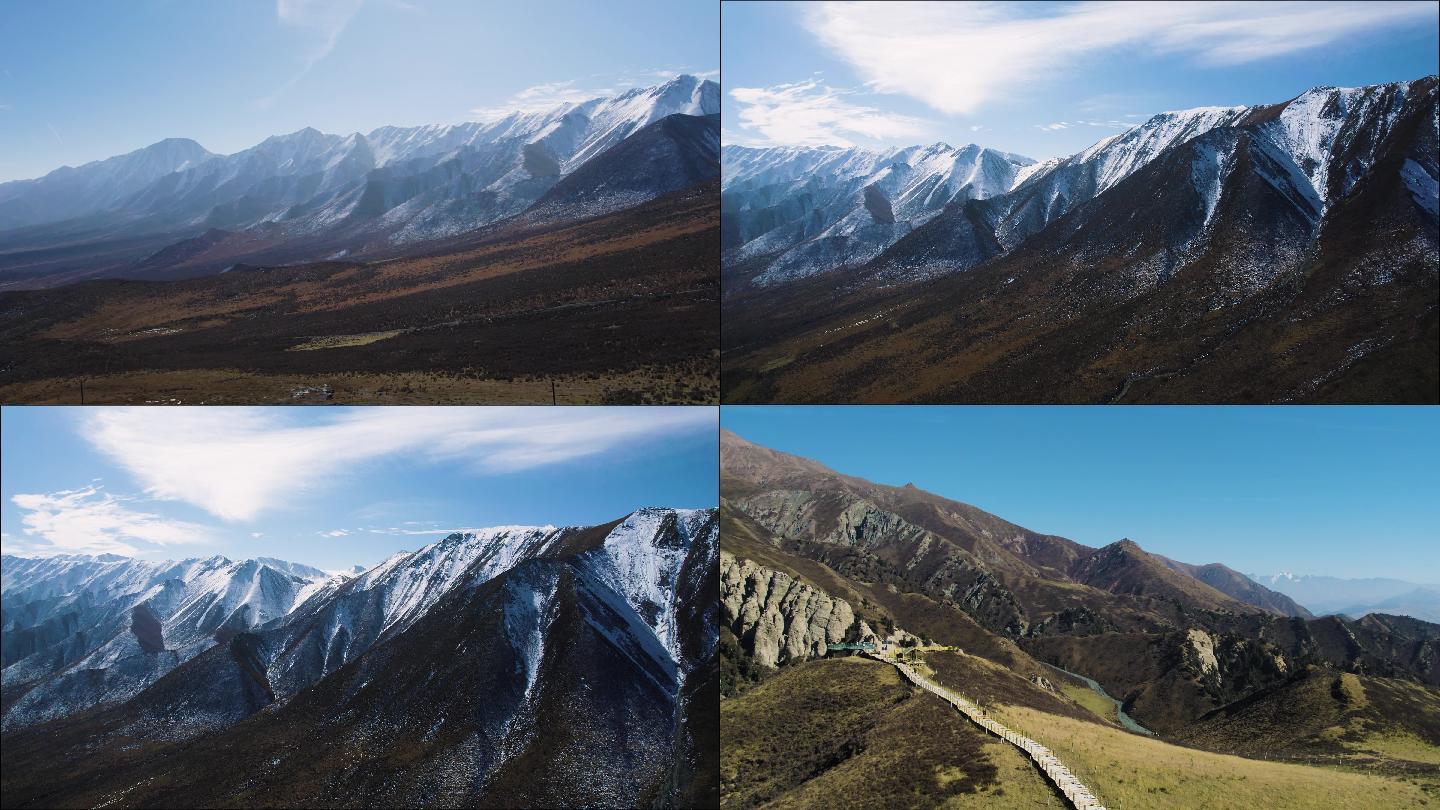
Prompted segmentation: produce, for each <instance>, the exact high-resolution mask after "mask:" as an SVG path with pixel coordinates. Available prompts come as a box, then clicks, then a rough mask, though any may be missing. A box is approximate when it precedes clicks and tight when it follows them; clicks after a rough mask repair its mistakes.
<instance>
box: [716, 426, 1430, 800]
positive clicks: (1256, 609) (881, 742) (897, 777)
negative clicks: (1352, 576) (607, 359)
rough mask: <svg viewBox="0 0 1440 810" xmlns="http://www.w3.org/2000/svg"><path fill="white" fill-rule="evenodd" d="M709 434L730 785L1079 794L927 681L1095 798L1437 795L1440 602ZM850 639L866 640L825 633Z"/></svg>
mask: <svg viewBox="0 0 1440 810" xmlns="http://www.w3.org/2000/svg"><path fill="white" fill-rule="evenodd" d="M721 456H722V466H721V469H722V479H721V480H722V501H721V513H720V519H721V527H722V528H721V555H720V569H721V582H720V594H721V609H720V611H721V622H722V631H721V644H720V650H721V694H722V701H721V703H722V709H721V732H722V806H726V807H754V806H760V805H766V806H770V805H774V806H787V807H808V806H816V805H817V804H821V803H824V801H825V799H824V798H822V797H833V796H836V795H842V794H843V795H845V796H847V798H848V800H849V801H852V802H855V803H857V804H884V803H894V802H896V801H901V802H904V803H907V804H909V805H911V806H917V807H931V806H933V807H940V806H970V805H971V804H974V805H975V806H997V807H1012V806H1013V807H1037V806H1052V807H1062V806H1071V805H1067V804H1065V803H1064V800H1063V799H1062V797H1061V796H1060V794H1059V793H1057V792H1055V790H1054V788H1053V787H1051V786H1049V785H1047V784H1046V783H1045V782H1044V780H1043V779H1042V777H1041V772H1040V771H1039V770H1038V769H1036V767H1035V766H1034V765H1033V764H1030V763H1028V762H1027V761H1026V760H1025V759H1024V758H1023V756H1022V755H1021V754H1020V752H1019V751H1018V750H1017V749H1015V748H1013V747H1011V746H1009V745H1007V744H1005V743H999V742H998V741H997V740H996V738H995V737H993V736H991V737H990V738H989V742H988V743H986V742H985V740H986V737H985V732H984V731H982V730H981V729H980V728H979V727H978V726H977V725H975V724H973V723H971V721H968V720H965V719H964V718H963V716H961V715H960V714H958V713H957V712H955V711H954V709H953V708H949V707H947V706H946V705H945V704H944V703H943V702H934V701H935V696H933V695H929V694H927V692H926V691H925V690H926V689H927V688H928V687H925V686H924V684H925V683H933V684H936V685H938V688H941V689H943V690H948V691H949V692H950V693H953V695H956V696H959V697H960V698H963V699H964V700H965V701H968V702H969V703H970V704H973V705H974V706H976V707H978V709H979V710H983V713H984V714H983V715H982V717H988V718H993V719H994V720H996V721H998V722H999V723H1002V724H1003V725H1004V726H1006V727H1007V728H1009V729H1012V730H1014V731H1015V732H1018V733H1019V734H1021V735H1024V736H1025V737H1028V738H1030V739H1033V740H1034V741H1035V742H1037V743H1038V744H1039V745H1040V746H1043V747H1044V748H1046V749H1049V750H1050V751H1053V752H1054V755H1055V756H1056V757H1057V758H1058V761H1059V762H1060V763H1062V764H1063V765H1064V766H1065V767H1066V768H1067V769H1068V770H1069V771H1070V772H1072V773H1073V775H1074V777H1075V779H1076V780H1077V781H1078V783H1079V784H1080V785H1083V786H1084V788H1086V789H1088V790H1089V791H1091V792H1092V793H1093V794H1094V796H1095V797H1096V798H1097V799H1098V801H1099V802H1100V803H1101V804H1102V805H1103V806H1105V807H1108V808H1124V807H1130V808H1138V807H1174V808H1189V807H1201V806H1203V807H1227V808H1228V807H1235V808H1240V807H1248V806H1251V805H1253V804H1256V803H1264V804H1265V805H1267V806H1275V807H1282V808H1291V807H1293V808H1303V807H1312V806H1316V804H1317V803H1318V804H1324V805H1330V806H1377V807H1379V806H1383V807H1424V806H1429V805H1431V804H1433V803H1434V802H1436V801H1437V800H1440V757H1437V752H1440V725H1437V724H1436V722H1435V719H1436V718H1437V717H1440V670H1436V668H1435V666H1434V661H1435V660H1436V658H1435V656H1436V645H1437V644H1440V627H1437V626H1436V625H1433V624H1429V623H1427V622H1423V621H1419V620H1416V619H1410V618H1408V617H1402V616H1387V615H1383V614H1370V615H1366V616H1363V617H1359V618H1349V617H1337V616H1321V617H1315V616H1313V615H1311V614H1310V613H1309V611H1306V610H1305V609H1304V608H1303V607H1301V606H1299V605H1298V604H1295V603H1294V602H1292V601H1290V600H1288V599H1286V597H1284V596H1283V595H1281V594H1277V593H1274V592H1272V591H1269V590H1268V589H1266V588H1264V586H1263V585H1260V584H1259V583H1257V582H1255V581H1254V580H1251V579H1248V578H1246V577H1243V576H1242V575H1239V574H1237V573H1235V572H1233V571H1231V570H1230V569H1227V568H1225V567H1224V566H1222V565H1219V564H1210V565H1203V566H1193V565H1187V564H1185V563H1181V562H1178V561H1175V560H1169V559H1167V558H1163V557H1159V556H1158V555H1153V554H1150V553H1148V552H1146V551H1145V550H1144V549H1142V548H1140V547H1139V546H1138V545H1137V544H1135V543H1133V542H1131V541H1128V540H1126V541H1121V542H1118V543H1115V544H1113V545H1111V546H1106V547H1103V548H1099V549H1094V548H1088V547H1085V546H1081V545H1079V544H1076V543H1073V542H1072V541H1069V540H1066V539H1064V538H1061V537H1056V536H1051V535H1040V534H1036V533H1034V532H1030V531H1028V530H1026V529H1024V528H1023V527H1019V526H1016V525H1014V524H1010V523H1008V522H1006V521H1004V520H1002V519H1000V518H998V517H995V516H993V515H989V514H987V513H985V512H982V511H980V510H978V509H975V508H974V507H971V506H968V505H966V504H962V503H958V502H955V501H951V500H948V499H945V498H941V497H939V496H936V495H932V494H930V493H927V492H924V491H923V490H919V489H917V488H914V487H912V486H909V485H907V486H905V487H893V486H886V485H880V484H873V483H870V482H868V481H865V480H863V479H860V478H856V477H852V476H848V475H845V474H842V473H838V472H835V471H833V470H830V469H828V468H826V467H824V466H823V465H820V464H818V463H816V462H814V461H810V460H808V459H804V458H801V457H797V456H793V455H789V454H786V453H781V452H777V451H773V450H769V449H767V448H764V447H762V446H759V445H755V444H752V443H750V442H747V441H745V440H744V439H741V438H740V437H738V436H736V435H734V434H731V433H728V432H727V433H723V434H722V444H721ZM1202 577H1203V579H1202ZM1222 589H1223V590H1222ZM857 644H859V645H864V644H868V645H873V646H874V649H875V651H874V652H861V653H856V652H854V651H851V650H847V649H839V648H837V647H836V645H851V646H854V645H857ZM872 656H873V657H876V658H880V659H884V660H881V661H877V660H872ZM890 660H895V661H899V662H903V663H902V666H908V667H911V668H913V670H914V671H915V673H916V675H917V678H916V680H915V682H914V683H906V682H905V681H904V680H903V679H897V678H896V677H895V676H896V674H897V671H896V670H895V669H893V668H891V666H890V664H889V663H887V662H888V661H890ZM882 684H885V685H886V686H884V687H883V689H882V688H881V685H882ZM871 690H881V691H879V692H878V693H877V696H876V698H875V699H874V702H873V703H869V704H867V703H865V702H863V701H862V700H861V698H860V696H861V695H862V694H868V693H869V692H870V691H871ZM886 690H888V691H886ZM881 694H884V695H888V697H885V698H881V697H879V695H881ZM1112 696H1113V697H1112ZM947 699H948V698H947ZM921 707H925V708H923V709H922V708H921ZM832 712H833V713H835V714H831V713H832ZM810 714H815V715H816V716H815V717H813V718H812V717H808V715H810ZM947 717H949V718H953V719H946V718H947ZM957 723H958V724H957ZM935 724H940V725H935ZM912 727H913V728H916V729H923V730H924V734H923V735H922V736H923V737H924V738H925V741H923V742H922V741H921V740H919V739H916V738H914V737H911V736H908V731H909V729H911V728H912ZM782 729H783V731H782ZM901 729H904V730H905V731H901ZM938 734H944V735H945V740H946V741H947V743H948V744H944V745H938V744H935V743H934V742H933V741H932V740H931V739H930V738H931V737H933V736H934V735H938ZM780 735H783V736H784V737H785V739H784V740H783V741H782V740H781V739H780ZM897 735H900V736H898V737H897ZM997 745H998V746H1000V747H1002V748H1007V749H1009V752H1010V753H1009V754H1005V753H1001V752H999V751H996V750H995V747H996V746H997ZM894 746H901V747H907V748H910V749H912V750H913V752H914V753H913V757H912V758H911V759H909V760H907V761H906V763H905V765H904V766H903V768H902V767H900V766H899V765H897V764H895V762H894V760H891V759H887V756H889V755H888V754H887V753H886V752H888V751H891V750H892V748H893V747H894ZM1012 754H1013V755H1014V756H1015V757H1019V760H1018V763H1019V765H1020V766H1023V767H1016V763H1015V760H1014V759H1011V758H1008V757H1010V755H1012ZM882 763H884V764H882ZM882 771H883V773H884V775H883V776H882V775H881V772H882ZM960 773H965V774H970V776H969V777H968V778H969V779H970V780H971V781H970V783H969V786H968V787H965V786H964V783H963V782H956V781H955V778H956V777H952V776H950V774H956V776H957V777H958V774H960ZM837 791H840V792H841V793H837ZM901 797H903V798H901ZM1321 797H1323V798H1321Z"/></svg>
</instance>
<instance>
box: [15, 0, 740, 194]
mask: <svg viewBox="0 0 1440 810" xmlns="http://www.w3.org/2000/svg"><path fill="white" fill-rule="evenodd" d="M718 26H719V8H718V6H717V5H716V3H714V2H710V1H709V0H680V1H679V2H676V0H607V1H606V2H603V3H596V2H591V0H532V1H531V2H523V3H501V2H474V0H272V1H266V0H206V2H190V1H189V0H129V1H128V2H100V3H96V2H88V0H45V1H44V2H18V1H12V2H0V182H3V181H5V180H14V179H19V178H28V177H37V176H40V175H42V174H45V173H46V172H49V171H50V170H52V169H54V168H56V167H58V166H60V165H62V164H68V165H79V164H81V163H84V162H86V161H90V160H97V159H101V158H106V157H110V156H112V155H117V154H122V153H125V152H128V151H131V150H134V149H138V148H140V147H143V146H147V145H149V144H151V143H154V142H156V141H158V140H161V139H162V138H167V137H187V138H193V139H195V140H197V141H199V142H200V144H201V145H202V146H204V147H205V148H207V149H209V150H210V151H212V152H219V153H224V154H228V153H232V152H236V151H239V150H241V149H244V148H246V147H249V146H252V145H254V144H256V143H258V142H259V141H261V140H263V139H264V138H265V137H267V136H269V135H275V134H281V133H287V132H294V131H295V130H298V129H302V128H304V127H307V126H313V127H315V128H317V129H320V130H323V131H325V132H334V133H342V134H343V133H349V132H354V131H369V130H370V129H373V128H375V127H377V126H383V125H386V124H395V125H415V124H448V123H456V122H460V121H465V120H469V119H472V118H474V117H476V116H477V113H474V112H472V111H474V110H482V111H483V110H493V109H496V108H504V107H511V106H522V105H531V106H533V105H537V104H542V103H547V102H558V101H565V100H576V99H580V98H586V97H593V96H594V95H596V94H606V93H608V92H613V91H615V90H620V89H625V88H628V87H636V86H647V85H650V84H655V83H658V82H659V81H661V80H662V77H664V78H670V77H673V76H674V75H675V74H676V73H678V72H689V73H696V74H700V73H706V72H709V71H713V70H715V69H717V68H718V67H719V43H718V40H717V36H716V31H717V28H718ZM527 90H528V91H530V92H528V93H527ZM587 94H588V95H587Z"/></svg>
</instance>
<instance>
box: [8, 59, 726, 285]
mask: <svg viewBox="0 0 1440 810" xmlns="http://www.w3.org/2000/svg"><path fill="white" fill-rule="evenodd" d="M719 96H720V91H719V86H718V85H717V84H715V83H714V82H711V81H707V80H701V79H698V78H696V77H694V76H684V75H682V76H679V77H677V78H675V79H673V80H671V81H669V82H666V83H664V84H660V85H656V86H653V87H645V88H637V89H634V90H629V91H626V92H624V93H622V94H620V95H617V96H613V97H607V98H595V99H591V100H589V101H585V102H580V103H564V104H560V105H557V106H555V107H553V108H551V109H548V110H543V111H539V112H516V113H512V114H510V115H507V116H505V117H503V118H500V119H498V120H494V121H489V122H485V123H480V122H467V123H463V124H452V125H428V126H418V127H393V126H387V127H380V128H378V129H375V130H372V131H370V132H368V133H360V132H355V133H351V134H349V135H335V134H328V133H323V132H320V131H318V130H316V129H313V128H306V129H302V130H300V131H298V132H292V133H289V134H286V135H276V136H273V137H270V138H266V139H265V140H264V141H262V142H260V143H258V144H256V145H255V146H252V147H250V148H249V149H244V150H242V151H239V152H236V153H234V154H231V155H218V154H214V153H212V152H209V151H208V150H206V149H205V148H204V147H202V146H201V145H200V144H198V143H196V142H194V141H192V140H188V139H184V138H171V139H167V140H163V141H160V142H159V143H156V144H152V145H151V146H147V147H145V148H143V149H139V150H136V151H134V152H131V153H129V154H125V155H119V156H116V157H112V158H108V159H106V160H100V161H95V162H92V163H87V164H85V165H83V166H79V167H69V166H66V167H62V168H60V169H56V170H55V171H53V172H51V173H50V174H47V175H45V176H44V177H41V178H38V179H34V180H18V181H12V182H8V183H3V184H0V283H3V285H4V286H5V287H9V288H12V289H13V288H23V287H33V286H50V285H53V284H56V283H64V282H70V281H75V280H77V279H81V278H93V277H97V276H112V277H113V276H118V277H126V278H165V277H180V276H187V275H200V274H204V273H207V272H217V271H219V270H222V269H224V268H225V267H228V266H231V265H234V264H236V263H238V262H239V261H241V259H244V258H247V257H248V258H250V259H251V260H252V261H254V260H255V258H256V257H259V256H266V257H270V258H267V259H266V260H268V261H273V260H274V257H281V256H283V257H285V258H287V259H289V260H290V261H299V260H303V259H311V260H313V259H321V258H327V257H328V258H339V257H340V256H354V255H362V254H369V253H375V254H380V253H390V254H394V253H397V252H399V251H401V250H403V249H405V248H406V246H412V245H416V244H420V243H425V242H430V241H434V240H437V239H442V238H445V237H451V236H455V235H458V234H461V233H464V232H467V231H472V230H475V229H477V228H480V227H482V226H485V225H489V224H491V223H494V222H497V221H500V220H503V219H507V218H510V217H513V216H515V215H518V214H521V213H522V212H525V211H526V210H527V209H529V208H531V207H532V206H535V205H536V204H537V203H542V200H543V203H542V205H541V208H542V210H543V211H544V213H545V215H546V216H547V217H548V218H550V219H560V218H576V217H580V216H594V215H598V214H603V213H608V212H610V211H614V210H618V209H620V208H623V207H630V206H633V205H637V204H639V203H643V202H646V201H648V200H651V199H654V198H656V197H659V196H661V195H663V194H665V193H668V192H671V191H676V190H678V189H680V188H684V187H686V186H689V185H692V184H694V183H695V182H699V181H702V180H706V179H710V178H713V177H714V176H716V175H715V171H714V168H713V167H714V163H715V162H716V159H717V156H718V151H719V125H718V113H719ZM671 116H682V117H683V118H682V119H677V120H675V121H668V122H667V120H666V119H669V118H670V117H671ZM681 121H684V122H685V123H680V122H681ZM642 131H645V133H646V134H645V136H644V140H645V141H646V142H647V144H648V146H647V147H634V146H632V147H631V149H632V151H633V150H635V149H637V148H642V149H643V148H649V149H654V150H658V149H665V148H669V149H671V150H674V151H677V152H679V153H681V154H680V159H678V160H666V159H663V158H656V157H654V156H652V159H651V161H650V162H648V163H640V164H633V165H632V167H631V171H632V174H634V175H635V177H632V178H631V182H630V183H629V184H628V185H621V186H619V187H616V188H608V189H605V192H604V194H602V195H600V196H596V195H597V191H598V189H596V188H587V187H586V183H587V180H586V174H585V173H582V174H581V175H580V177H578V178H577V177H576V174H577V172H580V170H581V169H582V168H583V167H585V166H586V165H587V164H590V163H591V162H592V161H595V160H597V159H599V158H601V157H602V156H604V155H605V154H606V153H607V152H608V151H609V150H611V149H612V148H613V147H616V146H617V145H619V144H621V143H622V142H624V141H626V140H627V139H629V138H630V137H631V136H634V135H637V134H639V133H641V132H642ZM673 140H679V141H682V142H683V143H667V142H670V141H673ZM634 157H636V155H634V154H632V155H630V156H629V157H628V158H624V159H626V160H628V159H633V158H634ZM622 158H623V155H622ZM616 159H619V158H617V157H615V156H612V157H611V160H612V162H613V161H614V160H616ZM596 173H597V169H596V168H594V167H592V168H591V169H590V171H589V172H588V174H590V175H595V174H596ZM636 178H639V180H637V179H636ZM605 179H606V180H609V179H610V178H605ZM597 182H599V183H601V184H602V185H603V183H604V180H598V181H597V179H596V178H594V177H593V176H592V177H591V179H590V180H589V181H588V183H589V185H590V186H594V185H595V184H596V183H597ZM532 219H533V217H532ZM157 245H159V247H156V246H157ZM101 246H104V247H103V249H102V247H101Z"/></svg>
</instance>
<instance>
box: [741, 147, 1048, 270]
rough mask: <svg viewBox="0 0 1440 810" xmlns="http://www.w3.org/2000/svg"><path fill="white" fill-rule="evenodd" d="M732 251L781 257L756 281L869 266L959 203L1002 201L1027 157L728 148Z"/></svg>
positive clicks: (968, 151) (987, 152)
mask: <svg viewBox="0 0 1440 810" xmlns="http://www.w3.org/2000/svg"><path fill="white" fill-rule="evenodd" d="M722 162H723V165H724V171H723V175H722V193H723V195H724V197H723V199H724V204H725V206H726V208H725V211H726V217H727V219H728V223H727V229H726V240H727V241H726V245H725V247H726V249H735V259H736V260H738V261H743V260H748V259H751V258H755V257H760V256H766V255H770V254H778V255H777V256H776V258H775V259H774V261H773V262H772V263H771V264H770V266H769V268H768V269H767V271H766V272H765V273H764V274H763V275H762V276H760V277H759V278H758V279H757V280H756V282H757V283H759V284H762V285H763V284H773V283H778V282H783V281H786V280H791V279H795V278H802V277H804V276H808V275H812V274H814V273H816V272H820V271H823V270H827V269H832V268H834V267H840V266H847V265H856V264H862V263H864V262H866V261H868V260H870V259H871V258H873V257H874V256H876V255H878V254H879V253H880V252H881V251H883V250H884V249H885V248H887V247H889V246H890V245H892V244H894V243H895V241H897V240H898V239H900V238H901V237H903V236H904V235H906V234H907V233H909V232H910V231H911V230H913V229H914V228H916V227H918V226H919V225H921V224H923V223H924V222H926V221H927V220H929V219H930V218H931V217H934V216H935V215H936V214H938V213H939V212H940V211H941V210H942V209H943V208H944V207H945V206H946V205H948V204H950V203H951V202H953V201H956V200H967V199H986V198H988V197H993V196H996V195H999V194H1004V193H1005V192H1007V191H1009V190H1010V188H1011V187H1012V186H1013V185H1014V184H1015V183H1016V177H1017V176H1018V175H1019V173H1020V172H1021V171H1023V170H1024V168H1025V167H1027V166H1030V165H1032V164H1033V161H1031V160H1030V159H1029V158H1025V157H1022V156H1019V155H1013V154H1010V153H1007V152H999V151H996V150H993V149H987V148H984V147H980V146H976V145H974V144H970V145H967V146H964V147H961V148H958V149H957V148H955V147H952V146H950V145H948V144H944V143H936V144H932V145H930V146H911V147H904V148H894V149H885V150H871V149H861V148H850V149H842V148H837V147H772V148H766V149H754V148H750V147H742V146H726V147H724V149H723V150H722Z"/></svg>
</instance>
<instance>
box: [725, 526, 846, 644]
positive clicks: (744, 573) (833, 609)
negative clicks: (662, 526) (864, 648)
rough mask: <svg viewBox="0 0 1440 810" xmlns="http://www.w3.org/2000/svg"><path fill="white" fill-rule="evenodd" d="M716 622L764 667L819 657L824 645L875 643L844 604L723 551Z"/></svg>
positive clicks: (796, 581) (776, 572)
mask: <svg viewBox="0 0 1440 810" xmlns="http://www.w3.org/2000/svg"><path fill="white" fill-rule="evenodd" d="M720 621H721V623H722V624H723V625H725V626H726V627H728V628H729V629H730V631H731V632H732V633H734V634H735V637H736V638H738V639H739V640H740V643H741V645H742V646H743V647H744V648H745V651H746V652H747V653H749V654H750V655H751V656H753V657H754V659H755V662H756V663H758V664H760V665H762V666H766V667H775V666H779V665H780V664H783V663H786V662H788V661H794V660H801V659H805V658H816V657H820V656H823V655H825V650H826V645H828V644H838V643H840V642H842V641H845V640H846V639H847V638H850V639H867V638H868V639H873V638H874V634H873V633H872V632H871V631H870V628H869V627H868V626H867V625H866V624H865V623H864V622H861V621H857V620H856V618H855V612H854V610H853V609H851V607H850V603H849V602H846V601H845V600H844V599H837V598H835V597H833V596H830V595H829V594H827V593H825V592H824V591H822V590H819V589H818V588H814V587H812V586H810V585H809V584H807V583H805V582H802V581H800V580H797V579H795V578H794V577H792V576H790V575H789V574H786V573H784V572H783V571H776V570H773V569H770V568H766V567H764V566H762V565H757V564H756V563H754V562H752V561H750V560H746V559H740V558H737V557H735V555H733V554H730V553H728V552H725V551H721V552H720Z"/></svg>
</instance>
